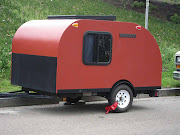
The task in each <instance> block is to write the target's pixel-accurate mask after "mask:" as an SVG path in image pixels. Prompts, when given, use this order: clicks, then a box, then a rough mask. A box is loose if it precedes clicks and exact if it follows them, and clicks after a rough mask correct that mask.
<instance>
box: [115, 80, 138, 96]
mask: <svg viewBox="0 0 180 135" xmlns="http://www.w3.org/2000/svg"><path fill="white" fill-rule="evenodd" d="M120 84H126V85H128V86H129V87H130V88H131V89H132V92H133V96H134V97H136V95H137V93H136V91H135V89H134V86H133V85H132V84H131V83H130V82H129V81H127V80H119V81H117V82H116V83H115V84H114V85H113V86H112V90H113V89H114V88H115V87H116V86H118V85H120Z"/></svg>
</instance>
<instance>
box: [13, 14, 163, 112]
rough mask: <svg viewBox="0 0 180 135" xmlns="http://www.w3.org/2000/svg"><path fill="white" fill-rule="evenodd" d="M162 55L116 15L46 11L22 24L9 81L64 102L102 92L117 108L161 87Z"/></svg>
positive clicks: (143, 33) (147, 34) (149, 39)
mask: <svg viewBox="0 0 180 135" xmlns="http://www.w3.org/2000/svg"><path fill="white" fill-rule="evenodd" d="M161 72H162V60H161V54H160V50H159V47H158V44H157V43H156V41H155V39H154V37H153V36H152V35H151V34H150V32H149V31H147V30H146V29H145V28H143V27H141V26H139V25H138V24H135V23H129V22H117V21H115V16H49V19H48V20H33V21H29V22H26V23H25V24H23V25H22V26H21V27H20V28H19V29H18V30H17V32H16V33H15V36H14V38H13V42H12V74H11V83H12V84H14V85H19V86H22V89H23V90H25V91H36V92H41V93H44V94H56V95H57V96H58V97H60V98H66V99H67V102H78V101H79V100H80V99H81V97H82V96H102V97H105V98H107V100H108V102H109V105H112V104H114V103H115V102H116V101H117V103H118V105H117V108H116V110H115V112H125V111H127V110H128V109H129V108H130V107H131V105H132V102H133V97H136V96H137V94H140V93H144V94H149V95H150V96H153V95H154V93H155V91H156V89H160V88H161Z"/></svg>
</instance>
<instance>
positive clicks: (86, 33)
mask: <svg viewBox="0 0 180 135" xmlns="http://www.w3.org/2000/svg"><path fill="white" fill-rule="evenodd" d="M88 34H94V35H95V34H106V35H107V34H108V35H109V36H110V37H111V41H110V51H109V61H108V62H86V60H85V37H86V36H87V35H88ZM112 42H113V36H112V34H111V33H110V32H106V31H86V32H85V33H84V36H83V49H82V50H83V53H82V54H83V55H82V61H83V64H85V65H109V64H110V63H111V60H112ZM98 48H99V47H98ZM98 51H99V50H98ZM97 57H99V53H98V56H97Z"/></svg>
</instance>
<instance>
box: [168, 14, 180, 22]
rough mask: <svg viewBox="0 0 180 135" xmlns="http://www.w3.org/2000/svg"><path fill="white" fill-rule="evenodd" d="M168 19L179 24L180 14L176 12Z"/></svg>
mask: <svg viewBox="0 0 180 135" xmlns="http://www.w3.org/2000/svg"><path fill="white" fill-rule="evenodd" d="M170 21H171V22H173V23H176V24H180V16H178V14H174V15H173V16H171V17H170Z"/></svg>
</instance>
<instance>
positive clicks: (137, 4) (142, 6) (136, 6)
mask: <svg viewBox="0 0 180 135" xmlns="http://www.w3.org/2000/svg"><path fill="white" fill-rule="evenodd" d="M131 7H133V8H144V7H145V3H144V2H138V1H135V2H134V3H132V4H131Z"/></svg>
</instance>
